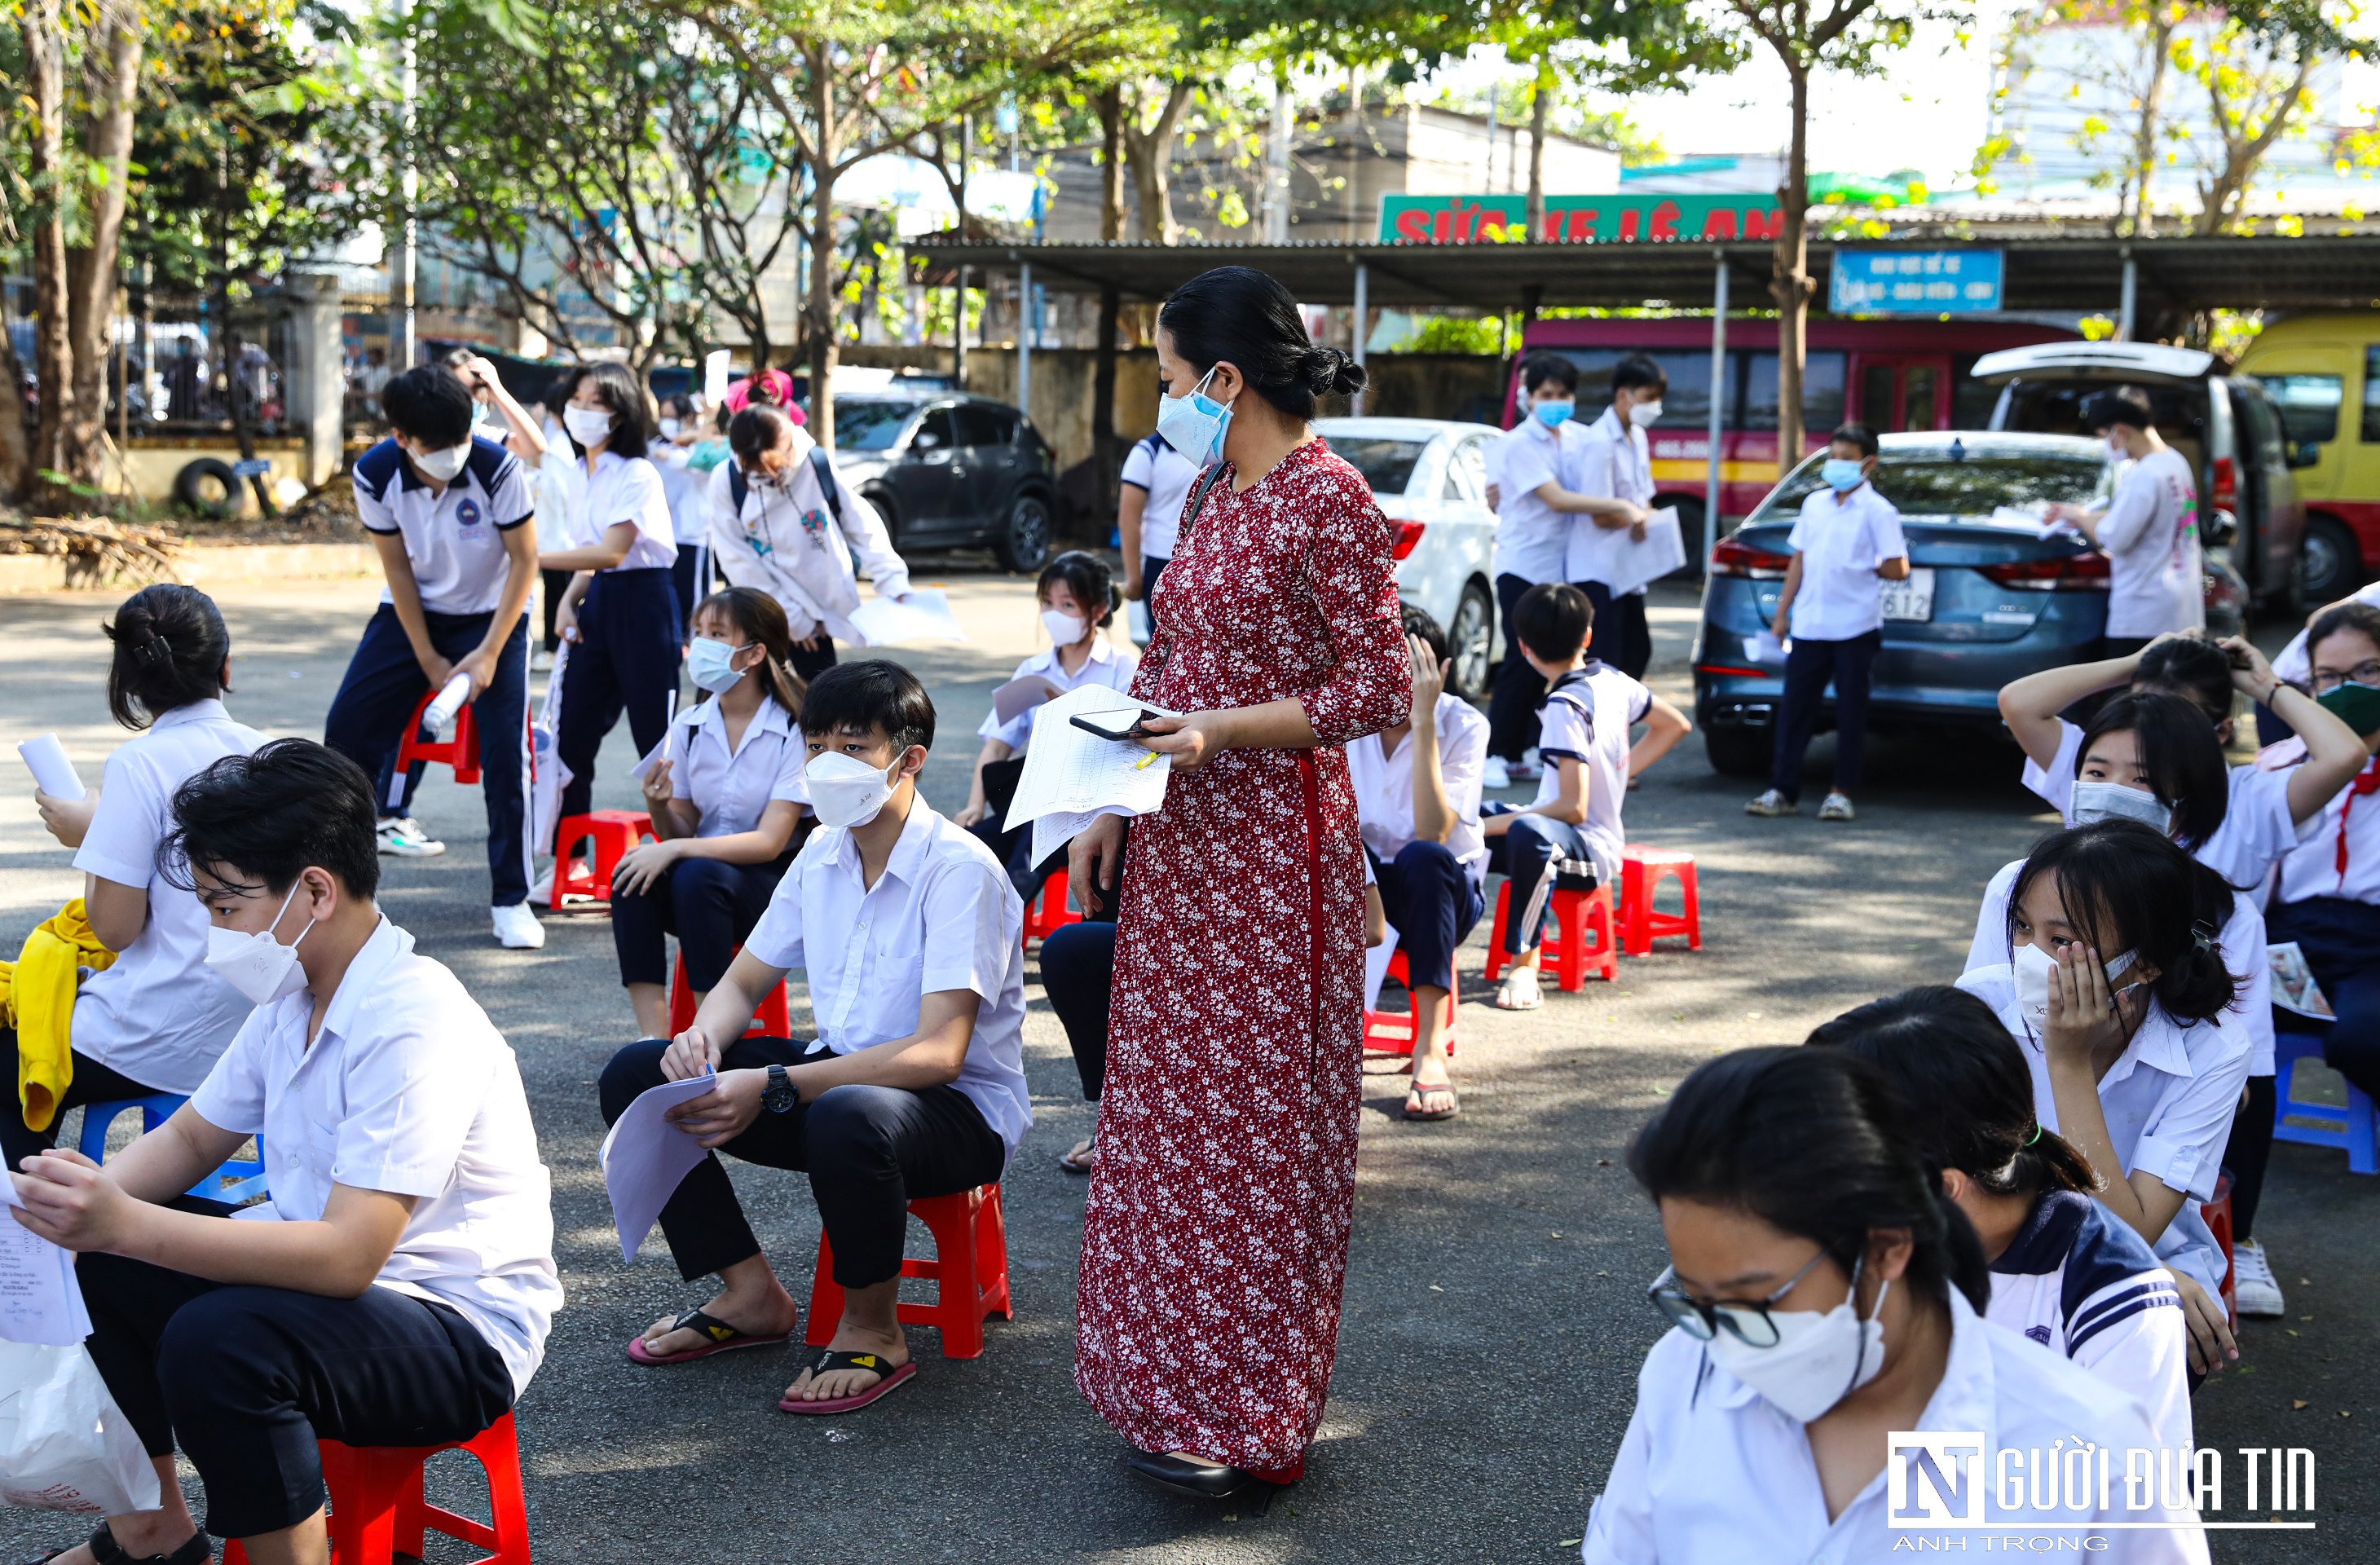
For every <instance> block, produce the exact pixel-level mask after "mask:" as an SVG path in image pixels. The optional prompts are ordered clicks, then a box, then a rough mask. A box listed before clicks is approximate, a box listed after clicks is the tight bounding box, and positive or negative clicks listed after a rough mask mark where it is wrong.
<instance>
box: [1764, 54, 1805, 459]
mask: <svg viewBox="0 0 2380 1565" xmlns="http://www.w3.org/2000/svg"><path fill="white" fill-rule="evenodd" d="M1787 69H1788V72H1789V76H1790V79H1791V83H1792V103H1793V134H1792V142H1791V151H1790V152H1788V153H1787V155H1786V159H1785V183H1784V184H1783V185H1781V186H1779V188H1778V190H1777V204H1778V206H1779V208H1780V209H1781V210H1782V211H1783V212H1784V218H1785V221H1784V225H1783V227H1782V229H1781V230H1780V231H1779V234H1778V236H1777V261H1776V268H1775V274H1774V276H1773V277H1772V279H1771V281H1770V283H1769V291H1770V292H1772V293H1773V294H1775V295H1776V296H1777V472H1778V476H1779V478H1782V477H1783V476H1784V475H1785V474H1786V473H1787V472H1789V471H1791V468H1792V467H1793V464H1794V463H1796V462H1799V461H1800V460H1801V459H1802V444H1803V430H1802V364H1803V353H1804V351H1805V350H1806V349H1807V347H1808V346H1809V342H1808V339H1809V324H1810V291H1811V290H1810V269H1809V268H1810V243H1809V238H1810V235H1809V229H1810V73H1809V71H1808V70H1807V69H1802V70H1793V69H1792V68H1791V67H1790V66H1789V67H1787Z"/></svg>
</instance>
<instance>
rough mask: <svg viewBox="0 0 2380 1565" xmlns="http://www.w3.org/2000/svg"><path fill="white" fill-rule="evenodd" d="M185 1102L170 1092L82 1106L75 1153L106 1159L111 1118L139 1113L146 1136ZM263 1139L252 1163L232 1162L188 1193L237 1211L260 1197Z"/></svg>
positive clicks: (262, 1176)
mask: <svg viewBox="0 0 2380 1565" xmlns="http://www.w3.org/2000/svg"><path fill="white" fill-rule="evenodd" d="M188 1101H189V1099H188V1098H184V1097H181V1096H179V1095H178V1094H176V1093H171V1092H160V1093H157V1094H155V1095H154V1096H152V1097H149V1098H117V1099H116V1100H115V1102H113V1103H86V1104H84V1105H83V1106H82V1137H81V1139H80V1140H79V1141H77V1142H76V1143H75V1150H76V1151H78V1152H79V1153H81V1154H82V1155H83V1156H84V1157H86V1158H89V1159H91V1161H92V1162H94V1163H99V1162H104V1161H106V1159H107V1129H108V1127H109V1126H110V1125H112V1124H114V1123H115V1117H116V1116H117V1115H118V1114H121V1113H123V1112H124V1111H125V1110H128V1109H138V1110H140V1134H143V1135H146V1134H149V1133H150V1132H151V1131H152V1130H155V1129H156V1128H157V1127H158V1126H159V1125H162V1124H164V1122H166V1121H167V1120H170V1119H172V1118H173V1117H174V1110H176V1109H179V1108H180V1107H181V1106H182V1105H183V1104H185V1103H188ZM264 1185H265V1182H264V1137H262V1136H261V1135H260V1136H258V1137H257V1138H256V1156H255V1157H254V1158H253V1159H249V1158H234V1159H230V1160H229V1161H228V1162H226V1163H225V1164H224V1166H223V1167H221V1168H219V1169H217V1170H216V1171H214V1172H212V1173H211V1174H209V1175H207V1177H206V1178H204V1179H202V1180H200V1181H199V1183H196V1184H194V1185H192V1186H190V1190H189V1193H190V1194H191V1195H196V1196H199V1197H200V1198H201V1199H204V1200H208V1201H227V1202H229V1203H231V1204H232V1205H233V1206H235V1207H237V1206H238V1205H239V1204H240V1203H241V1202H243V1201H246V1200H249V1199H250V1198H252V1197H254V1196H258V1195H263V1194H264Z"/></svg>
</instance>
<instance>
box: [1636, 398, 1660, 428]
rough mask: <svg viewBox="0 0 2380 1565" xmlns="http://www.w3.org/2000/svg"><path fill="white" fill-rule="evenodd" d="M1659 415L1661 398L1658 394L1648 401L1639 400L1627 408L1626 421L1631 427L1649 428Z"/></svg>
mask: <svg viewBox="0 0 2380 1565" xmlns="http://www.w3.org/2000/svg"><path fill="white" fill-rule="evenodd" d="M1660 417H1661V399H1660V398H1659V397H1658V396H1657V397H1655V398H1654V399H1653V400H1652V401H1650V402H1640V403H1638V404H1637V405H1636V406H1633V407H1632V408H1630V409H1629V410H1628V422H1629V425H1630V427H1631V428H1633V429H1640V430H1641V429H1649V428H1651V427H1652V426H1653V424H1654V423H1655V422H1656V421H1658V419H1660Z"/></svg>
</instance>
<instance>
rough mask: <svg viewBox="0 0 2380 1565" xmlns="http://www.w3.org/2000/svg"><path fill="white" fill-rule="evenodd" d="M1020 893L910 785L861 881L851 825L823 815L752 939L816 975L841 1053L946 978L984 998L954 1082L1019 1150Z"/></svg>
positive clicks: (826, 1021) (902, 1019) (817, 1010)
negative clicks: (897, 819) (877, 860)
mask: <svg viewBox="0 0 2380 1565" xmlns="http://www.w3.org/2000/svg"><path fill="white" fill-rule="evenodd" d="M1024 928H1025V904H1024V903H1023V902H1021V901H1020V900H1018V898H1017V895H1016V888H1015V887H1014V886H1012V885H1010V884H1009V883H1008V871H1007V870H1005V869H1003V868H1002V867H1001V864H1000V861H999V860H998V859H996V858H994V857H992V855H991V850H990V848H987V847H985V846H984V845H983V844H982V843H978V842H977V841H976V840H975V838H974V837H972V836H970V835H968V834H967V833H966V832H965V831H961V830H959V829H958V828H957V827H955V826H953V825H952V824H951V823H950V822H949V821H948V820H946V819H943V818H942V817H941V815H940V814H938V813H937V812H936V811H935V810H934V809H933V807H931V806H929V805H928V804H927V803H926V802H925V800H923V799H917V798H914V797H913V799H912V801H911V803H910V806H909V818H908V819H906V820H905V821H903V822H902V824H901V837H900V840H899V841H898V842H896V843H894V844H893V847H892V858H891V859H890V860H888V861H887V862H886V864H885V867H884V873H883V874H881V875H880V876H878V877H877V878H876V884H875V885H873V886H862V885H861V883H860V867H859V850H858V849H856V848H855V847H853V846H852V845H851V833H850V832H849V831H845V830H844V829H843V828H840V827H832V826H822V827H820V828H819V829H818V830H817V831H813V832H811V833H810V840H809V841H808V842H807V843H805V844H804V845H803V847H802V851H801V855H800V856H798V857H797V858H795V860H794V867H793V868H792V869H790V870H788V871H786V874H785V878H784V879H783V880H781V881H779V882H778V883H777V892H776V894H775V895H774V896H773V897H771V898H770V900H769V911H768V912H766V913H764V914H762V915H761V916H760V922H759V924H758V925H757V926H755V927H754V928H753V930H752V933H751V934H750V935H749V936H748V937H747V938H746V940H745V941H744V949H745V950H746V951H747V952H751V953H752V954H753V955H754V956H756V957H758V958H759V959H760V960H761V961H763V962H765V963H767V964H769V965H770V966H771V967H782V968H785V969H787V970H791V969H793V968H795V967H798V968H801V969H802V970H803V972H804V973H805V974H807V977H808V978H809V988H810V1014H811V1015H812V1017H814V1018H815V1019H816V1021H817V1023H818V1030H819V1044H820V1045H822V1046H823V1047H825V1048H828V1049H832V1050H834V1052H836V1053H837V1054H849V1053H851V1052H853V1051H854V1050H856V1049H868V1048H871V1047H873V1046H874V1045H877V1044H880V1043H890V1042H892V1040H893V1039H895V1038H903V1037H909V1036H911V1035H912V1034H914V1033H915V1032H916V1031H917V1012H918V1006H919V1002H920V1001H922V1000H923V999H924V998H925V997H926V996H927V995H929V994H939V993H941V991H943V990H944V989H973V990H974V991H975V992H976V993H977V995H978V996H980V997H981V998H982V1001H983V1003H982V1005H981V1006H980V1007H978V1008H977V1011H976V1017H975V1032H974V1034H973V1035H972V1036H971V1037H968V1039H967V1049H966V1058H965V1061H964V1062H961V1064H960V1066H959V1075H958V1080H957V1081H955V1082H953V1083H952V1084H951V1085H952V1086H955V1087H957V1088H958V1089H959V1090H960V1091H961V1092H963V1093H965V1094H966V1097H967V1101H969V1102H971V1103H973V1104H974V1105H975V1106H976V1108H977V1110H980V1111H981V1112H982V1114H983V1117H984V1122H985V1123H987V1124H989V1125H990V1126H991V1129H992V1132H993V1134H997V1135H998V1136H999V1137H1000V1139H1001V1140H1002V1141H1003V1142H1005V1143H1006V1144H1007V1146H1008V1149H1009V1151H1010V1152H1012V1153H1014V1151H1015V1150H1016V1144H1017V1143H1018V1142H1019V1141H1021V1140H1023V1139H1024V1138H1025V1130H1026V1126H1028V1125H1030V1124H1031V1123H1032V1122H1033V1095H1032V1093H1031V1092H1030V1091H1028V1090H1027V1089H1026V1085H1025V1058H1024V1033H1025V941H1024Z"/></svg>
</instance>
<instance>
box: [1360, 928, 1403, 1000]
mask: <svg viewBox="0 0 2380 1565" xmlns="http://www.w3.org/2000/svg"><path fill="white" fill-rule="evenodd" d="M1396 953H1397V928H1396V926H1395V925H1393V924H1391V925H1390V926H1389V938H1388V939H1387V940H1382V941H1381V942H1380V943H1379V944H1378V945H1376V946H1367V947H1366V948H1365V951H1364V1009H1365V1010H1366V1011H1378V1009H1379V1008H1380V985H1381V984H1382V983H1383V982H1384V981H1385V980H1386V979H1387V978H1388V976H1389V959H1390V957H1392V956H1394V955H1396Z"/></svg>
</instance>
